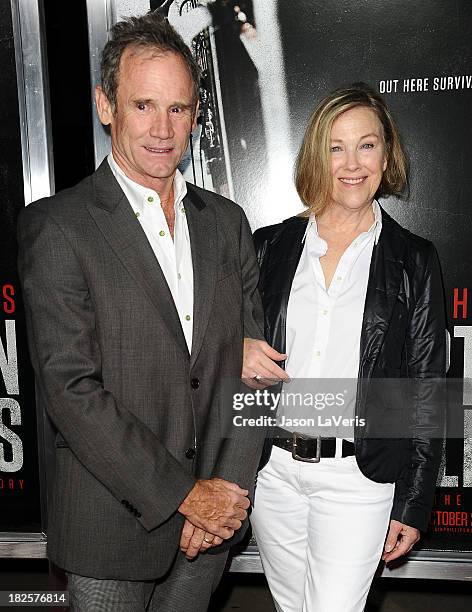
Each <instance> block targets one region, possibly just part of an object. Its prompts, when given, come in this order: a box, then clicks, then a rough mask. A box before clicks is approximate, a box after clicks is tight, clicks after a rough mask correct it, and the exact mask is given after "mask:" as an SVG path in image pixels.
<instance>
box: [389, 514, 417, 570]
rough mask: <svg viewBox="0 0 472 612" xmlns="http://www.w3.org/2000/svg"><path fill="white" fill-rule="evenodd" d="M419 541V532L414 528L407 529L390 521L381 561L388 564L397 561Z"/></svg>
mask: <svg viewBox="0 0 472 612" xmlns="http://www.w3.org/2000/svg"><path fill="white" fill-rule="evenodd" d="M419 539H420V532H419V530H418V529H416V527H409V526H408V525H404V524H403V523H400V521H396V520H394V519H392V520H391V521H390V528H389V530H388V534H387V539H386V540H385V546H384V554H383V555H382V559H383V561H385V562H386V563H388V562H389V561H393V560H394V559H398V557H401V556H402V555H405V554H406V553H407V552H410V550H411V549H412V548H413V546H414V545H415V544H416V542H418V540H419Z"/></svg>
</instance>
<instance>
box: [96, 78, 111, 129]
mask: <svg viewBox="0 0 472 612" xmlns="http://www.w3.org/2000/svg"><path fill="white" fill-rule="evenodd" d="M95 106H96V107H97V114H98V118H99V119H100V121H101V122H102V123H103V125H110V123H111V121H112V119H113V112H112V110H111V104H110V101H109V100H108V98H107V97H106V95H105V92H104V91H103V89H102V88H101V87H100V85H97V86H96V87H95Z"/></svg>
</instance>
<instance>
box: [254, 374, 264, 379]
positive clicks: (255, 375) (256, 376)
mask: <svg viewBox="0 0 472 612" xmlns="http://www.w3.org/2000/svg"><path fill="white" fill-rule="evenodd" d="M261 378H262V376H261V375H260V374H254V376H253V377H252V379H253V380H261Z"/></svg>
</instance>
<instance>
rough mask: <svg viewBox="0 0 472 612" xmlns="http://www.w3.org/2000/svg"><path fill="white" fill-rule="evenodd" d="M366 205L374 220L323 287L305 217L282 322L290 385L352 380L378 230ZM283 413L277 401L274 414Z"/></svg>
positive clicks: (312, 230)
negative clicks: (301, 244)
mask: <svg viewBox="0 0 472 612" xmlns="http://www.w3.org/2000/svg"><path fill="white" fill-rule="evenodd" d="M372 207H373V213H374V223H373V224H372V226H371V227H370V229H369V230H368V231H367V232H363V233H362V234H360V235H359V236H358V237H357V238H356V239H355V240H354V241H353V242H352V243H351V244H350V245H349V247H348V248H347V249H346V251H345V252H344V253H343V255H342V257H341V259H340V260H339V263H338V265H337V268H336V271H335V273H334V276H333V279H332V281H331V284H330V286H329V288H328V289H326V284H325V278H324V274H323V270H322V268H321V264H320V257H322V256H323V255H325V254H326V251H327V248H328V246H327V243H326V241H325V240H323V239H322V238H321V237H320V236H319V234H318V228H317V223H316V219H315V218H314V217H311V218H310V220H309V221H308V226H307V229H306V232H305V236H304V238H303V239H304V242H305V244H304V248H303V251H302V254H301V257H300V261H299V263H298V267H297V271H296V273H295V276H294V279H293V283H292V288H291V291H290V298H289V302H288V312H287V324H286V349H285V352H286V353H287V355H288V357H287V360H286V371H287V373H288V374H289V375H290V377H291V379H292V382H293V383H295V385H296V380H297V379H305V380H306V379H311V381H312V383H311V388H312V389H313V380H314V379H357V376H358V370H359V350H360V336H361V327H362V319H363V314H364V305H365V298H366V293H367V282H368V278H369V268H370V261H371V258H372V251H373V248H374V244H376V243H377V241H378V239H379V236H380V233H381V231H382V215H381V211H380V206H379V204H378V203H377V202H376V201H374V202H373V205H372ZM301 382H302V381H300V383H301ZM305 386H306V385H305ZM325 386H326V385H325ZM347 386H348V385H346V387H347ZM315 388H316V387H315ZM292 389H293V385H292V383H290V384H289V385H288V386H285V391H286V392H288V391H292ZM349 389H350V390H351V391H352V389H355V385H354V384H352V385H349ZM293 390H295V389H293ZM343 390H344V389H341V391H343ZM336 391H337V389H335V390H334V392H336ZM347 395H348V397H347V398H346V399H347V402H348V403H347V405H345V407H344V413H345V414H351V415H352V416H354V410H353V409H354V403H355V393H354V394H353V393H352V392H351V393H348V394H347ZM283 413H284V409H283V406H279V411H278V415H279V416H280V415H281V414H283ZM321 414H322V413H321ZM331 414H334V412H333V411H331ZM287 429H288V428H287ZM346 437H347V436H346Z"/></svg>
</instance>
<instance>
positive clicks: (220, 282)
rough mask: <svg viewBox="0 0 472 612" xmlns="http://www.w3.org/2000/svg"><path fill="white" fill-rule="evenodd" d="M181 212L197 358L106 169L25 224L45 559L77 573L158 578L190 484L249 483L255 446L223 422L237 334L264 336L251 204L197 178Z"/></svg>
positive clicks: (34, 208) (44, 203)
mask: <svg viewBox="0 0 472 612" xmlns="http://www.w3.org/2000/svg"><path fill="white" fill-rule="evenodd" d="M184 204H185V210H186V214H187V220H188V227H189V233H190V239H191V248H192V260H193V274H194V287H195V289H194V327H193V343H192V351H191V354H189V352H188V349H187V345H186V342H185V338H184V334H183V331H182V328H181V325H180V321H179V318H178V315H177V311H176V308H175V305H174V302H173V299H172V296H171V293H170V291H169V288H168V285H167V283H166V281H165V278H164V275H163V273H162V271H161V269H160V267H159V264H158V262H157V259H156V257H155V255H154V253H153V251H152V249H151V246H150V245H149V242H148V240H147V239H146V236H145V234H144V231H143V230H142V228H141V226H140V223H139V221H138V220H137V219H136V217H135V215H134V213H133V211H132V209H131V206H130V204H129V202H128V200H127V199H126V197H125V196H124V194H123V192H122V191H121V189H120V187H119V185H118V183H117V182H116V180H115V179H114V177H113V175H112V173H111V171H110V169H109V166H108V163H107V162H106V161H105V162H103V163H102V165H101V166H100V167H99V168H98V170H97V171H96V172H95V173H94V174H93V175H92V176H90V177H88V178H86V179H85V180H83V181H82V182H81V183H79V184H78V185H77V186H75V187H74V188H72V189H68V190H66V191H63V192H61V193H59V194H57V195H55V196H53V197H51V198H47V199H44V200H41V201H39V202H36V203H34V204H32V205H30V206H28V207H26V208H25V210H24V211H22V214H21V215H20V220H19V230H18V232H19V234H18V235H19V248H20V252H19V269H20V276H21V280H22V286H23V292H24V299H25V305H26V313H27V321H28V332H29V341H30V351H31V357H32V361H33V365H34V368H35V372H36V378H37V384H38V388H39V392H40V395H41V400H42V402H43V403H44V405H45V406H46V409H47V413H48V414H49V416H50V418H51V420H52V422H53V423H54V425H55V427H56V428H57V431H58V435H57V437H56V449H55V461H56V466H55V477H54V487H53V494H52V499H50V500H49V521H48V523H49V524H48V556H49V558H50V559H51V560H52V561H53V562H54V563H56V564H57V565H59V566H60V567H62V568H64V569H66V570H68V571H70V572H74V573H78V574H81V575H86V576H92V577H96V578H114V579H128V580H147V579H154V578H156V577H158V576H161V575H163V574H164V573H165V572H166V570H167V569H168V568H169V566H170V564H171V562H172V560H173V558H174V557H175V554H176V551H177V548H178V542H179V537H180V531H181V528H182V524H183V517H182V516H181V515H180V514H179V513H178V512H177V508H178V507H179V505H180V503H181V502H182V500H183V499H184V498H185V497H186V495H187V493H188V492H189V491H190V489H191V488H192V487H193V485H194V483H195V481H196V479H197V478H210V477H212V476H218V477H221V478H225V479H227V480H229V481H232V482H236V483H238V484H239V485H240V486H242V487H244V488H247V489H249V490H250V491H252V490H253V486H254V475H255V471H256V468H257V464H258V460H259V456H260V450H261V444H260V443H259V441H257V440H255V439H254V438H252V437H251V434H250V433H249V432H248V431H247V430H243V431H239V433H238V432H236V434H235V436H232V437H229V438H225V437H224V436H223V435H222V431H223V427H222V423H221V420H222V416H223V415H222V414H220V413H219V411H220V408H221V406H219V395H220V391H221V386H222V384H223V383H224V381H225V380H227V379H229V378H234V379H237V378H239V377H240V375H241V364H242V340H243V336H250V337H253V338H263V334H262V331H261V329H262V311H261V306H260V301H259V296H258V293H257V288H256V287H257V280H258V267H257V264H256V259H255V254H254V249H253V243H252V238H251V233H250V229H249V226H248V223H247V220H246V218H245V216H244V213H243V212H242V210H241V209H240V208H239V207H238V206H236V205H235V204H234V203H232V202H230V201H228V200H226V199H225V198H223V197H221V196H218V195H216V194H213V193H210V192H207V191H203V190H201V189H199V188H197V187H194V186H192V185H188V195H187V197H186V198H185V200H184ZM223 409H224V410H226V411H231V410H232V408H231V406H230V405H227V406H224V407H223ZM191 449H196V455H195V456H194V457H192V454H193V451H192V450H191Z"/></svg>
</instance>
